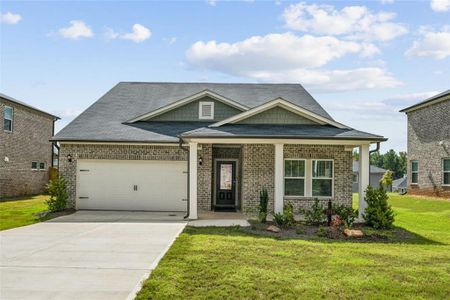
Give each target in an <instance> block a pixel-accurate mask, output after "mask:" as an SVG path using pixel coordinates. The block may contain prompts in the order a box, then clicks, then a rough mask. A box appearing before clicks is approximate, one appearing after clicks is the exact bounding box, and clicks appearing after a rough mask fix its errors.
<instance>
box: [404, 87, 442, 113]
mask: <svg viewBox="0 0 450 300" xmlns="http://www.w3.org/2000/svg"><path fill="white" fill-rule="evenodd" d="M449 95H450V90H446V91H443V92H442V93H439V94H437V95H434V96H432V97H430V98H428V99H425V100H423V101H421V102H419V103H416V104H414V105H411V106H408V107H406V108H404V109H402V110H400V112H408V111H409V110H411V109H413V108H415V107H418V106H421V105H424V104H427V103H429V102H432V101H434V100H437V99H440V98H444V97H445V96H449Z"/></svg>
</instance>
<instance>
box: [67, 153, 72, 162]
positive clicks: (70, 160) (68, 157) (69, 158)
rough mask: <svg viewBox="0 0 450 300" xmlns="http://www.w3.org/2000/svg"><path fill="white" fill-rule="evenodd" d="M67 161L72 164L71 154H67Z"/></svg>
mask: <svg viewBox="0 0 450 300" xmlns="http://www.w3.org/2000/svg"><path fill="white" fill-rule="evenodd" d="M67 161H68V162H70V163H71V162H72V154H67Z"/></svg>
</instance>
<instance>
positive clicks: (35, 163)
mask: <svg viewBox="0 0 450 300" xmlns="http://www.w3.org/2000/svg"><path fill="white" fill-rule="evenodd" d="M31 170H38V162H37V161H32V162H31Z"/></svg>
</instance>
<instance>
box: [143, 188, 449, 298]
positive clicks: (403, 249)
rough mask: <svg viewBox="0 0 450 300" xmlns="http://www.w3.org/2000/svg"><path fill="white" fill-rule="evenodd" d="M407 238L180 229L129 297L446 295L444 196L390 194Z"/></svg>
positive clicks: (446, 206) (446, 204) (398, 223)
mask: <svg viewBox="0 0 450 300" xmlns="http://www.w3.org/2000/svg"><path fill="white" fill-rule="evenodd" d="M390 196H391V198H390V203H391V204H392V206H393V207H394V209H395V211H396V213H397V216H396V223H395V225H396V226H399V227H403V228H404V229H406V230H408V231H410V232H413V233H415V234H416V235H417V236H418V238H417V240H416V241H414V240H412V241H410V242H408V243H378V242H377V243H374V242H371V243H361V242H359V243H358V242H347V241H330V240H299V239H283V240H280V239H274V238H270V237H261V236H255V235H251V234H246V233H244V232H242V231H241V230H240V229H238V228H228V229H225V228H191V227H187V228H186V229H185V231H184V232H183V233H182V234H181V235H180V236H179V237H178V239H177V240H176V241H175V243H174V244H173V246H172V247H171V249H170V250H169V251H168V253H167V254H166V255H165V257H164V258H163V259H162V260H161V262H160V264H159V266H158V267H157V268H156V269H155V270H154V271H153V272H152V274H151V277H150V279H148V280H147V281H146V282H145V284H144V286H143V288H142V290H141V292H140V293H139V294H138V297H137V299H173V298H176V299H190V298H194V299H298V298H302V299H317V298H333V299H338V298H344V299H357V298H361V299H386V298H391V299H393V298H403V299H431V298H433V299H450V285H449V282H450V201H444V200H433V199H424V198H414V197H410V196H399V195H395V194H391V195H390Z"/></svg>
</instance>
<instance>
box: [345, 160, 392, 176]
mask: <svg viewBox="0 0 450 300" xmlns="http://www.w3.org/2000/svg"><path fill="white" fill-rule="evenodd" d="M386 171H387V170H386V169H383V168H380V167H377V166H374V165H370V173H382V174H384V173H386ZM353 172H359V163H358V161H353Z"/></svg>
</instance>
